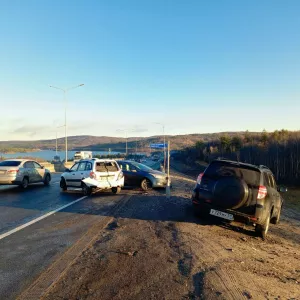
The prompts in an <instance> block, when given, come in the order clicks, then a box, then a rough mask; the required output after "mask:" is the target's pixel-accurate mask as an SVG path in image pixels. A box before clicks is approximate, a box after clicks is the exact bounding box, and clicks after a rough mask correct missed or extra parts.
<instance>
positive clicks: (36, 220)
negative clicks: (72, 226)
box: [0, 196, 87, 240]
mask: <svg viewBox="0 0 300 300" xmlns="http://www.w3.org/2000/svg"><path fill="white" fill-rule="evenodd" d="M85 198H87V196H84V197H81V198H79V199H77V200H75V201H72V202H70V203H68V204H66V205H64V206H61V207H59V208H57V209H55V210H52V211H50V212H48V213H47V214H45V215H42V216H40V217H38V218H36V219H34V220H31V221H30V222H28V223H25V224H23V225H21V226H19V227H16V228H15V229H12V230H10V231H8V232H5V233H3V234H1V235H0V240H2V239H4V238H6V237H7V236H9V235H11V234H13V233H15V232H17V231H20V230H22V229H24V228H26V227H28V226H30V225H32V224H34V223H36V222H39V221H41V220H43V219H45V218H47V217H49V216H51V215H53V214H55V213H56V212H58V211H60V210H62V209H64V208H66V207H68V206H70V205H73V204H75V203H77V202H79V201H81V200H83V199H85Z"/></svg>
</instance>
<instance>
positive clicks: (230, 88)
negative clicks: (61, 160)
mask: <svg viewBox="0 0 300 300" xmlns="http://www.w3.org/2000/svg"><path fill="white" fill-rule="evenodd" d="M0 2H1V10H0V28H1V29H2V30H1V47H0V67H1V72H0V107H1V108H0V112H1V118H0V140H36V139H48V138H55V135H56V132H58V136H63V135H64V128H62V127H61V128H57V127H58V126H62V125H64V122H65V121H64V109H65V104H64V96H63V92H62V91H61V90H57V89H54V88H50V87H49V86H50V85H52V86H56V87H59V88H63V89H66V88H71V87H75V86H78V85H79V84H84V86H80V87H77V88H74V89H72V90H69V91H68V92H67V93H66V99H67V101H66V102H67V127H68V134H69V135H83V134H87V135H96V136H102V135H104V136H125V131H127V135H128V136H151V135H158V134H162V125H159V124H155V123H161V124H164V125H165V133H166V134H172V135H176V134H187V133H209V132H220V131H222V132H224V131H244V130H249V131H262V130H263V129H266V130H267V131H273V130H275V129H282V128H285V129H289V130H298V129H299V127H300V121H299V113H300V101H299V99H300V90H299V87H300V18H299V11H300V1H298V0H295V1H293V0H288V1H283V0H281V1H278V0H270V1H268V0H244V1H240V0H226V1H225V0H215V1H199V0H189V1H185V0H172V1H171V0H126V1H124V0H113V1H112V0H106V1H104V0H103V1H102V0H94V1H92V0H78V1H76V0H72V1H71V0H43V1H40V0H26V1H24V0H18V1H17V0H1V1H0ZM122 130H123V131H122Z"/></svg>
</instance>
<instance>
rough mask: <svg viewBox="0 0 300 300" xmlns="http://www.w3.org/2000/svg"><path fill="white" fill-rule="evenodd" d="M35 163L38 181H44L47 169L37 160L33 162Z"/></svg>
mask: <svg viewBox="0 0 300 300" xmlns="http://www.w3.org/2000/svg"><path fill="white" fill-rule="evenodd" d="M33 165H34V169H35V176H36V182H41V181H43V180H44V177H45V169H44V168H42V166H41V165H40V164H39V163H37V162H36V161H34V162H33Z"/></svg>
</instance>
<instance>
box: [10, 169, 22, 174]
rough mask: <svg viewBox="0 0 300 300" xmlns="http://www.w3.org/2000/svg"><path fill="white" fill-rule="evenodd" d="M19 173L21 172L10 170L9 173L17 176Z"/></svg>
mask: <svg viewBox="0 0 300 300" xmlns="http://www.w3.org/2000/svg"><path fill="white" fill-rule="evenodd" d="M18 172H19V170H8V171H7V173H10V174H17V173H18Z"/></svg>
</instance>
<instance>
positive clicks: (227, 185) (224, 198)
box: [213, 176, 249, 209]
mask: <svg viewBox="0 0 300 300" xmlns="http://www.w3.org/2000/svg"><path fill="white" fill-rule="evenodd" d="M248 196H249V188H248V185H247V183H246V182H245V181H244V180H243V179H241V178H237V177H233V176H229V177H223V178H220V179H219V180H218V181H217V182H216V183H215V186H214V189H213V203H214V204H215V205H218V206H220V207H224V208H227V209H230V208H232V209H235V208H239V207H241V206H243V205H244V204H245V202H246V201H247V200H248Z"/></svg>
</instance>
